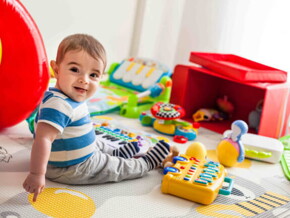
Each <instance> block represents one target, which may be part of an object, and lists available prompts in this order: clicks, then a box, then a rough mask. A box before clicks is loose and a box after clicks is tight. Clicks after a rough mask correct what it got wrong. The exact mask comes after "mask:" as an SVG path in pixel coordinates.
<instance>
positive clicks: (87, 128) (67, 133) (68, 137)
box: [35, 88, 96, 167]
mask: <svg viewBox="0 0 290 218" xmlns="http://www.w3.org/2000/svg"><path fill="white" fill-rule="evenodd" d="M40 122H44V123H47V124H50V125H52V126H53V127H55V128H56V129H58V130H59V133H58V135H57V137H56V139H55V140H54V141H53V143H52V147H51V153H50V157H49V161H48V163H49V164H51V165H54V166H57V167H67V166H70V165H74V164H78V163H80V162H83V161H84V160H86V159H87V158H89V157H90V156H91V155H92V154H93V152H94V149H95V140H96V136H95V131H94V129H93V125H92V123H91V120H90V115H89V112H88V108H87V105H86V103H85V102H76V101H73V100H72V99H70V98H69V97H67V96H66V95H64V94H63V93H62V92H61V91H60V90H58V89H56V88H49V91H47V92H46V93H45V95H44V98H43V100H42V103H41V105H40V107H39V111H38V114H37V116H36V119H35V123H36V125H37V123H40Z"/></svg>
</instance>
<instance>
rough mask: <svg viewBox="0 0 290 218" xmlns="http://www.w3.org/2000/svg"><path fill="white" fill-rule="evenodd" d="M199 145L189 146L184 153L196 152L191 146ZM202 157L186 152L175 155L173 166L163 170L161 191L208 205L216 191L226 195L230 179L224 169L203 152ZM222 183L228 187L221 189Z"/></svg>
mask: <svg viewBox="0 0 290 218" xmlns="http://www.w3.org/2000/svg"><path fill="white" fill-rule="evenodd" d="M201 145H202V144H201V143H200V144H199V145H198V144H195V145H193V146H190V147H189V148H188V151H187V152H186V153H187V154H193V153H195V152H194V151H191V149H192V148H194V147H199V146H201ZM199 149H200V148H199ZM200 150H203V149H200ZM201 158H202V159H197V158H196V157H194V156H188V155H180V156H176V157H174V159H173V163H174V165H173V166H172V167H166V168H165V169H164V174H165V175H164V177H163V180H162V185H161V191H162V192H163V193H168V194H172V195H176V196H178V197H181V198H185V199H188V200H191V201H194V202H197V203H201V204H205V205H207V204H211V203H212V202H213V201H214V200H215V199H216V197H217V195H218V194H222V195H229V194H230V193H231V190H232V187H233V180H232V179H231V178H228V177H226V174H227V172H226V170H225V168H224V167H223V166H222V165H221V164H219V163H217V162H213V161H206V160H205V156H204V154H202V155H201ZM224 182H227V183H229V186H228V189H227V190H225V189H222V185H223V183H224Z"/></svg>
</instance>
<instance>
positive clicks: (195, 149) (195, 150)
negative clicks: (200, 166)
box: [185, 142, 207, 160]
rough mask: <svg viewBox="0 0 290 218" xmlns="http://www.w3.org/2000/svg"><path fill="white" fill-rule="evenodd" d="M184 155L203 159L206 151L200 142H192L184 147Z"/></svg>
mask: <svg viewBox="0 0 290 218" xmlns="http://www.w3.org/2000/svg"><path fill="white" fill-rule="evenodd" d="M185 155H187V156H191V157H195V158H197V159H199V160H204V159H205V158H206V156H207V151H206V148H205V146H204V145H203V144H202V143H200V142H193V143H192V144H190V145H189V146H188V148H187V149H186V152H185Z"/></svg>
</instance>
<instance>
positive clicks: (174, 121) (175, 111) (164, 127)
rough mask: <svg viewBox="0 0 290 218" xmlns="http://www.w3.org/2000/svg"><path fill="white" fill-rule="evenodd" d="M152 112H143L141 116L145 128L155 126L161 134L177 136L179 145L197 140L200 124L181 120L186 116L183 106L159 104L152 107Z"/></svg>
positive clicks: (175, 138)
mask: <svg viewBox="0 0 290 218" xmlns="http://www.w3.org/2000/svg"><path fill="white" fill-rule="evenodd" d="M150 112H151V113H147V112H143V113H142V114H141V115H140V117H139V120H140V121H141V124H142V125H143V126H153V128H154V129H155V130H156V131H157V132H159V133H162V134H166V135H170V136H175V137H174V141H176V142H179V143H183V142H186V141H187V140H194V139H195V138H196V135H197V132H198V128H199V123H195V124H191V123H189V122H185V121H182V120H179V118H182V117H183V116H184V115H185V111H184V109H183V108H182V107H181V106H179V105H176V104H170V103H163V102H157V103H156V104H154V105H153V106H152V107H151V110H150Z"/></svg>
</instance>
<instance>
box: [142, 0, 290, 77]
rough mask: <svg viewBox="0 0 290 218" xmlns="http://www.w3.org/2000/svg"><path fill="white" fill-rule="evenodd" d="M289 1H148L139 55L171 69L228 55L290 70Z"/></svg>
mask: <svg viewBox="0 0 290 218" xmlns="http://www.w3.org/2000/svg"><path fill="white" fill-rule="evenodd" d="M289 9H290V1H289V0H179V1H174V0H158V1H156V0H147V1H146V8H145V19H144V24H143V29H142V37H141V42H140V47H139V54H140V55H142V56H144V55H146V56H150V57H154V58H156V59H159V60H161V61H163V62H165V63H166V64H168V65H169V66H170V67H174V66H175V65H176V64H190V63H189V62H188V58H189V54H190V52H191V51H203V52H218V53H232V54H236V55H240V56H243V57H245V58H248V59H251V60H254V61H257V62H260V63H263V64H266V65H269V66H272V67H276V68H279V69H281V70H285V71H288V72H289V73H290V55H289V54H290V13H289Z"/></svg>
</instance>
